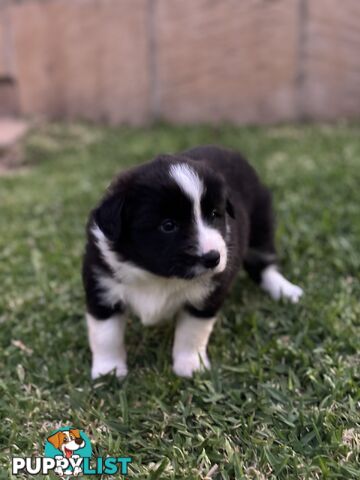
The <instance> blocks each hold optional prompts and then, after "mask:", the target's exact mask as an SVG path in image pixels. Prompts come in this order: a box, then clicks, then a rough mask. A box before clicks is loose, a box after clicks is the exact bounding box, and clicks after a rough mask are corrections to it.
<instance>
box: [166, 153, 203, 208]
mask: <svg viewBox="0 0 360 480" xmlns="http://www.w3.org/2000/svg"><path fill="white" fill-rule="evenodd" d="M170 176H171V177H172V178H173V179H174V180H175V182H176V183H177V184H178V185H179V187H180V188H181V190H182V191H183V192H184V193H186V195H187V196H188V197H190V198H191V200H192V201H193V202H194V207H195V208H200V200H201V196H202V194H203V193H204V184H203V182H202V181H201V180H200V178H199V175H198V174H197V173H196V172H195V170H194V169H193V168H191V167H190V166H189V165H187V164H186V163H177V164H175V165H171V167H170Z"/></svg>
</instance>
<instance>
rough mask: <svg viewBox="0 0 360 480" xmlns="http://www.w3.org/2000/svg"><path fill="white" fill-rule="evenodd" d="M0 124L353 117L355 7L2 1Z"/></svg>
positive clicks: (357, 104)
mask: <svg viewBox="0 0 360 480" xmlns="http://www.w3.org/2000/svg"><path fill="white" fill-rule="evenodd" d="M0 114H3V115H4V114H7V115H8V114H20V115H25V116H34V115H35V116H39V115H41V116H45V117H46V118H61V119H87V120H93V121H105V122H109V123H122V122H126V123H130V124H146V123H147V122H149V121H151V120H153V119H158V118H162V119H166V120H169V121H172V122H212V123H216V122H220V121H231V122H235V123H240V124H242V123H256V124H257V123H274V122H283V121H294V120H295V121H296V120H302V119H314V120H332V119H337V118H339V117H340V118H354V117H359V116H360V1H359V0H343V1H342V2H339V1H337V0H23V1H19V0H17V1H15V0H13V1H11V0H0Z"/></svg>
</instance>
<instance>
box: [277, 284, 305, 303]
mask: <svg viewBox="0 0 360 480" xmlns="http://www.w3.org/2000/svg"><path fill="white" fill-rule="evenodd" d="M303 294H304V291H303V289H302V288H300V287H298V286H297V285H294V284H293V283H290V282H287V284H286V285H284V287H283V289H282V290H281V297H282V298H285V299H287V300H289V301H290V302H291V303H297V302H298V301H299V300H300V298H301V297H302V296H303Z"/></svg>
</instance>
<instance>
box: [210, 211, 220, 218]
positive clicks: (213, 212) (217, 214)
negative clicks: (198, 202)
mask: <svg viewBox="0 0 360 480" xmlns="http://www.w3.org/2000/svg"><path fill="white" fill-rule="evenodd" d="M220 217H221V214H220V212H219V211H218V210H216V208H214V209H213V210H212V211H211V213H210V218H211V220H215V218H220Z"/></svg>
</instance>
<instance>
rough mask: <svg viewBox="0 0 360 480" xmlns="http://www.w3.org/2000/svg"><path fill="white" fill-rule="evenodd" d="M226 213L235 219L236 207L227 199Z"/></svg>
mask: <svg viewBox="0 0 360 480" xmlns="http://www.w3.org/2000/svg"><path fill="white" fill-rule="evenodd" d="M226 212H227V213H228V214H229V215H230V217H231V218H235V211H234V205H233V204H232V203H231V201H230V200H229V198H227V199H226Z"/></svg>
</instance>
